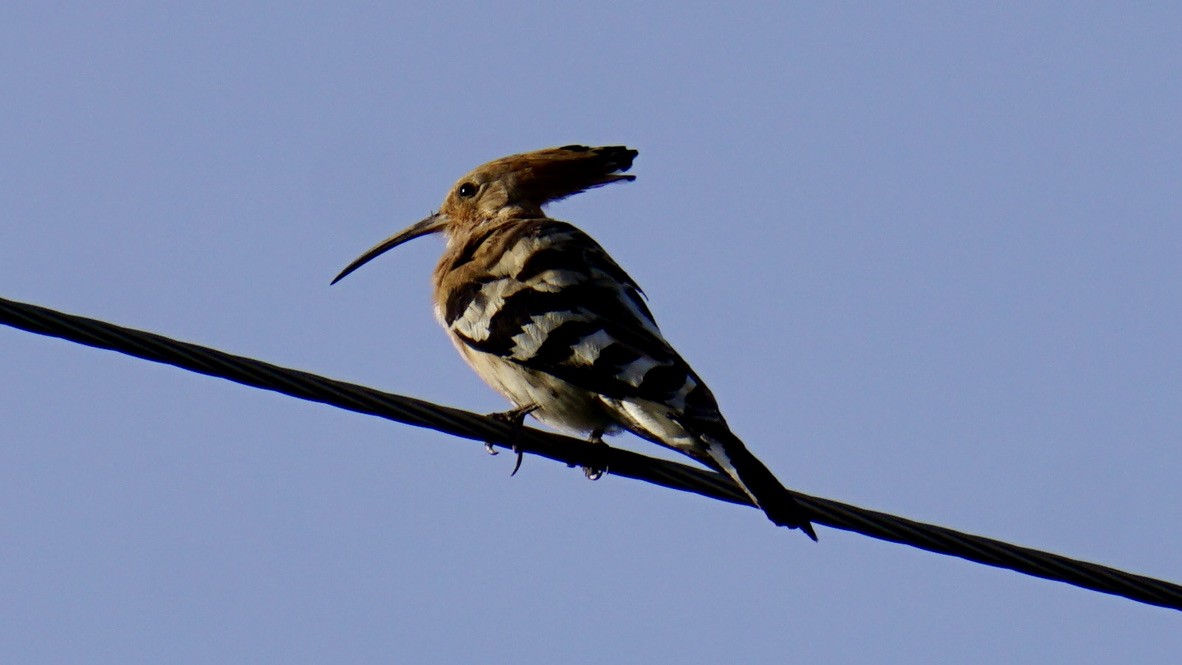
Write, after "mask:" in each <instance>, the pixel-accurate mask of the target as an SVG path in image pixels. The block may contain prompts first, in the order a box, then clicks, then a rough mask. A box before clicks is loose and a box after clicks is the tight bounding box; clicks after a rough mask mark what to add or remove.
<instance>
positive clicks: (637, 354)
mask: <svg viewBox="0 0 1182 665" xmlns="http://www.w3.org/2000/svg"><path fill="white" fill-rule="evenodd" d="M445 310H446V311H445V316H444V322H445V323H446V325H448V327H449V328H450V329H451V331H452V332H453V333H454V334H455V335H456V336H457V337H458V338H459V339H460V340H462V341H463V343H465V344H467V345H468V346H469V347H471V348H473V349H475V350H477V351H481V352H484V353H489V354H493V355H496V356H499V357H501V358H503V359H505V360H508V361H511V362H514V363H517V364H519V365H521V366H523V367H527V368H529V369H532V370H535V371H539V372H544V373H546V374H549V375H552V376H554V377H556V378H559V379H561V380H563V381H565V382H567V383H569V384H571V385H572V386H575V387H577V388H580V389H582V390H586V391H588V392H592V393H595V394H597V395H601V396H603V397H604V398H607V399H613V400H645V401H648V402H654V403H656V404H662V405H665V406H666V407H668V408H669V409H670V411H671V412H672V413H673V414H674V415H676V416H678V417H689V418H690V419H692V420H698V419H703V420H706V421H711V420H716V419H719V418H720V417H719V416H718V411H717V406H716V405H715V403H714V399H713V397H712V396H711V395H710V393H709V391H708V390H707V389H706V387H705V386H704V385H703V384H702V382H701V380H700V379H698V377H697V375H695V374H694V372H693V370H692V369H690V367H689V365H688V364H686V362H685V361H684V360H682V359H681V357H680V356H679V355H678V354H677V352H676V351H675V350H674V349H673V348H672V347H671V346H670V345H669V343H668V342H666V341H665V338H664V337H663V336H662V335H661V331H660V330H659V329H658V328H657V325H656V322H655V321H654V320H653V315H652V313H651V312H650V311H649V309H648V306H647V305H646V304H645V302H644V296H643V294H642V292H641V290H640V287H639V286H638V285H637V284H636V282H635V281H634V280H633V279H632V278H631V277H629V276H628V274H627V273H625V272H624V270H623V269H622V268H620V267H619V265H617V264H616V262H615V261H614V260H612V258H611V257H610V256H608V254H607V252H606V251H604V250H603V248H602V247H600V246H599V244H598V243H596V242H595V241H594V240H593V239H591V237H590V236H588V235H587V234H585V233H583V232H582V231H580V230H579V229H578V228H576V227H574V226H572V225H570V224H566V223H563V222H556V221H552V220H538V221H537V222H534V223H531V224H530V225H529V226H528V227H526V228H524V229H523V230H522V232H521V233H520V235H519V236H518V238H517V239H516V241H514V242H511V243H509V245H508V247H507V248H506V250H505V252H504V253H503V255H502V257H501V259H500V260H499V261H498V264H497V266H496V269H494V270H491V271H490V272H489V275H488V276H487V277H485V278H482V279H481V280H480V283H478V284H473V285H471V288H467V289H457V291H456V292H455V293H454V294H453V296H452V298H450V299H449V302H447V303H446V308H445Z"/></svg>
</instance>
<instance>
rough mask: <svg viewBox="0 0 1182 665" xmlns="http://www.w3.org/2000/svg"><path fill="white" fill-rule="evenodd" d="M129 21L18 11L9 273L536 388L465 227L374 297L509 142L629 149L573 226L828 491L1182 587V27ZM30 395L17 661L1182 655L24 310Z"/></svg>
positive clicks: (11, 482) (592, 16)
mask: <svg viewBox="0 0 1182 665" xmlns="http://www.w3.org/2000/svg"><path fill="white" fill-rule="evenodd" d="M51 4H53V5H54V6H52V7H51V6H50V5H51ZM105 4H106V7H104V8H90V9H81V8H77V7H72V8H71V7H68V6H61V5H60V3H5V4H4V5H3V7H2V8H0V156H2V157H0V296H3V297H7V298H12V299H17V300H23V301H28V302H34V303H38V304H42V305H46V306H50V307H54V308H59V309H62V310H65V311H69V312H75V313H79V314H84V315H87V316H92V317H96V318H100V319H105V320H109V321H112V322H116V323H120V324H123V325H128V326H132V327H137V328H142V329H147V330H151V331H155V332H158V333H161V334H165V335H169V336H173V337H177V338H181V339H185V340H189V341H194V342H198V343H201V344H206V345H211V346H215V347H217V348H221V349H224V350H227V351H231V352H234V353H239V354H244V355H250V356H254V357H258V358H262V359H265V360H268V361H271V362H275V363H279V364H284V365H289V366H294V367H298V368H302V369H306V370H310V371H314V372H317V373H322V374H325V375H328V376H332V377H336V378H341V379H346V380H350V381H355V382H359V383H363V384H366V385H370V386H374V387H379V388H382V389H386V390H390V391H393V392H398V393H404V394H410V395H415V396H418V397H422V398H425V399H429V400H433V401H438V402H442V403H446V404H450V405H455V406H460V407H464V408H468V409H472V410H475V411H481V412H489V411H497V410H502V409H504V408H505V407H506V403H505V402H504V401H502V399H501V398H500V397H499V396H498V395H496V394H495V393H494V392H493V391H492V390H491V389H489V388H487V387H485V386H484V385H483V384H482V383H481V382H480V381H479V380H478V379H477V378H476V377H475V376H474V375H473V374H471V372H470V371H469V370H468V369H467V367H465V366H464V365H463V363H462V362H461V361H460V360H459V358H458V357H457V356H456V355H455V353H454V351H453V349H452V348H451V346H450V344H449V343H448V341H447V339H446V337H445V336H444V334H443V332H442V331H441V330H439V329H438V327H437V325H436V323H435V322H434V320H433V319H432V316H431V309H430V301H429V297H430V293H429V277H430V271H431V268H432V266H433V265H434V262H435V260H436V258H437V257H438V255H439V252H440V251H441V243H440V242H439V240H438V239H424V240H419V241H416V242H414V243H412V244H410V245H407V246H406V247H403V248H400V249H398V250H396V251H395V252H393V253H391V254H389V255H387V256H385V257H383V258H382V259H381V260H379V261H377V262H375V263H373V264H371V265H369V266H366V267H365V269H363V270H361V271H360V272H358V273H357V274H355V275H353V276H351V277H350V278H349V279H347V280H345V281H344V282H342V283H341V284H339V285H337V286H334V287H331V288H330V287H329V285H328V282H329V280H330V279H331V278H332V277H333V276H334V275H335V274H336V273H337V271H338V270H340V269H341V268H342V267H343V266H344V265H345V264H346V263H348V262H349V261H350V260H352V259H353V258H354V257H355V256H357V255H358V254H359V253H360V252H361V251H363V250H364V249H366V248H368V247H369V246H370V245H371V244H373V243H374V242H376V241H377V240H379V239H381V238H383V237H384V236H385V235H387V234H388V233H391V232H393V231H395V230H397V229H399V228H401V227H403V226H405V225H407V224H409V223H411V222H413V221H416V220H418V219H420V218H421V217H423V216H424V215H425V214H426V213H428V212H429V211H430V210H432V209H433V208H434V207H435V206H437V205H438V204H439V202H440V201H441V200H442V198H443V195H444V193H445V192H446V191H447V188H448V187H449V186H451V184H452V183H453V182H454V181H455V179H456V178H458V177H459V176H460V175H462V174H463V173H464V172H466V171H467V170H469V169H470V168H472V167H474V166H476V165H477V164H480V163H482V162H484V161H486V160H489V159H493V158H496V157H500V156H502V155H506V154H510V153H514V152H521V151H526V150H532V149H536V148H541V147H546V146H552V145H562V144H566V143H575V142H578V143H586V144H590V145H599V144H620V143H624V144H627V145H630V146H633V147H636V148H638V149H639V150H640V157H639V158H638V159H637V162H636V166H635V169H634V172H635V173H636V175H637V176H638V180H637V181H636V182H635V183H631V184H627V185H617V186H612V187H609V188H605V189H601V190H596V191H593V192H590V193H587V194H584V195H581V196H579V197H576V198H574V199H572V200H569V201H566V202H563V203H560V204H558V205H555V206H554V207H553V208H552V209H551V211H550V212H551V214H552V215H554V216H555V217H558V218H560V219H566V220H568V221H573V222H575V223H577V224H579V225H580V226H582V227H583V228H585V229H586V230H587V231H589V232H590V233H591V234H592V235H593V236H594V237H596V238H597V239H598V240H599V241H600V242H601V243H602V244H603V245H605V246H606V247H607V248H608V250H609V251H611V252H612V254H613V255H614V256H615V257H616V258H617V259H618V260H619V262H620V263H621V264H622V265H623V266H624V267H625V268H626V269H628V270H629V272H630V273H631V274H632V275H633V276H634V277H635V278H636V279H637V280H638V281H639V282H640V283H641V285H642V286H643V287H644V288H645V289H646V291H647V292H648V294H649V296H650V298H651V305H652V309H653V311H654V313H655V314H656V316H657V319H658V322H659V323H660V324H661V326H662V328H663V329H664V331H665V333H666V335H667V336H668V337H669V338H670V339H671V340H672V341H673V342H674V344H676V345H677V346H678V348H679V349H680V350H681V351H682V353H683V354H684V355H685V356H686V357H687V358H688V359H689V360H690V362H691V363H692V364H693V365H694V366H695V367H696V369H697V370H698V371H699V373H700V374H701V375H702V376H703V377H704V378H705V379H706V380H707V382H708V383H709V384H710V385H711V387H712V388H713V390H714V392H715V393H716V395H717V396H718V398H719V400H720V401H721V403H722V405H723V409H724V411H725V413H726V414H727V416H728V418H729V420H730V421H731V424H732V426H733V427H734V429H735V430H736V432H737V433H739V435H740V436H742V437H743V438H744V439H746V441H747V442H748V444H749V445H750V447H752V448H753V449H754V450H755V451H756V452H757V454H759V456H760V457H762V458H763V460H764V461H765V462H767V463H768V465H769V466H771V467H772V468H773V469H775V470H776V472H777V473H778V474H779V475H780V476H781V478H782V479H783V480H784V481H785V482H787V483H788V484H790V485H792V486H794V487H796V488H798V489H800V490H802V491H806V492H809V493H813V494H817V495H820V496H825V497H830V498H834V499H838V500H842V501H848V502H851V503H855V504H859V505H863V506H866V507H870V508H875V509H879V510H886V511H889V512H894V513H896V514H900V515H904V516H908V517H911V518H914V519H920V520H924V521H930V522H935V523H938V524H943V525H947V526H951V527H955V528H958V529H963V530H966V531H970V532H974V533H980V534H983V535H988V536H992V537H996V538H1000V539H1003V540H1007V541H1011V542H1016V543H1021V544H1025V545H1028V546H1031V547H1037V548H1040V549H1047V550H1052V551H1056V552H1060V553H1064V554H1068V555H1071V556H1075V557H1079V558H1084V559H1088V560H1092V561H1097V562H1100V563H1105V564H1108V565H1113V566H1116V567H1119V568H1123V569H1127V570H1131V571H1136V572H1140V573H1144V574H1148V575H1152V576H1156V577H1162V578H1166V579H1171V580H1174V581H1179V580H1182V481H1180V478H1182V452H1180V446H1182V337H1180V335H1179V331H1180V330H1182V223H1180V222H1182V219H1180V217H1182V47H1180V46H1179V44H1182V9H1179V8H1178V7H1177V5H1174V6H1172V7H1170V6H1169V5H1170V3H1161V4H1158V5H1157V6H1156V8H1153V9H1150V8H1147V7H1146V6H1144V5H1148V4H1149V3H1137V5H1131V4H1127V3H1123V4H1122V3H1110V4H1108V5H1096V4H1088V3H1062V4H1052V3H1011V4H1008V5H1003V4H1000V3H987V4H988V6H987V7H973V8H968V7H964V6H952V4H951V3H929V4H920V3H901V4H884V3H865V4H846V5H841V6H833V5H829V4H828V3H826V4H824V5H818V4H808V5H798V6H792V5H788V4H786V3H770V4H765V5H756V4H754V3H752V4H744V5H742V6H741V8H738V6H736V5H726V4H725V3H712V4H694V3H688V4H687V3H678V4H672V3H670V4H657V3H653V4H650V5H648V6H646V7H645V8H640V7H639V6H637V4H633V3H618V4H617V3H593V6H587V3H583V6H582V7H581V8H578V9H573V8H566V9H564V8H560V7H557V6H555V5H554V4H552V3H538V4H533V5H527V4H521V5H513V4H500V5H496V4H451V5H439V6H436V7H434V8H431V9H414V8H408V7H402V6H397V5H398V4H399V3H371V4H364V5H360V4H359V5H349V6H341V5H340V3H323V4H312V3H301V4H299V5H296V4H295V3H276V4H273V5H263V4H257V3H241V2H234V3H197V4H193V5H191V6H182V5H179V4H176V3H125V4H124V3H105ZM165 4H167V5H168V6H164V5H165ZM572 4H573V3H572ZM958 4H959V5H963V4H967V3H958ZM0 376H2V377H3V381H0V419H2V420H0V422H2V429H0V431H2V432H3V436H2V441H0V660H2V661H3V662H5V663H81V662H94V663H100V662H101V663H136V662H170V663H211V662H282V663H323V662H367V663H369V662H403V663H412V662H452V663H468V662H516V663H555V662H562V663H603V662H676V663H722V662H750V663H783V662H800V663H850V662H875V663H914V662H944V663H997V662H1032V663H1033V662H1037V663H1044V662H1064V663H1066V662H1070V663H1104V662H1117V661H1119V662H1130V663H1134V662H1135V663H1177V662H1178V661H1179V657H1180V654H1182V615H1179V614H1178V613H1177V612H1173V611H1169V610H1164V609H1159V608H1153V607H1148V606H1144V605H1139V604H1137V603H1134V602H1131V601H1128V600H1124V599H1119V598H1114V597H1109V596H1105V595H1101V594H1098V593H1093V592H1088V591H1083V590H1080V589H1076V588H1074V587H1069V586H1066V585H1063V584H1056V583H1051V582H1046V581H1042V580H1038V579H1034V578H1030V577H1025V576H1022V575H1019V574H1016V573H1012V572H1007V571H1000V570H996V569H992V568H988V567H984V566H980V565H976V564H970V563H967V562H963V561H960V560H956V559H950V558H947V557H942V556H937V555H934V554H928V553H925V552H921V551H918V550H913V549H910V548H906V547H902V546H898V545H891V544H887V543H882V542H879V541H875V540H871V539H868V538H865V537H862V536H857V535H852V534H847V533H844V532H837V531H834V530H831V529H826V528H821V529H820V530H819V531H820V537H821V542H820V543H819V544H813V543H811V542H809V541H808V540H807V539H805V538H804V537H803V536H801V535H800V534H799V533H797V532H789V531H786V530H783V529H775V528H773V527H771V526H770V525H769V524H768V522H767V521H766V520H765V519H764V518H763V517H762V516H761V515H760V514H758V513H757V512H755V511H754V510H750V509H743V508H739V507H735V506H730V505H726V504H721V503H717V502H712V501H709V500H706V499H703V498H701V497H696V496H691V495H685V494H680V493H677V492H672V491H668V490H662V489H659V488H656V487H653V486H649V485H645V484H642V483H637V482H633V481H629V480H626V479H622V478H615V477H611V476H608V477H606V478H605V479H603V480H600V481H599V482H595V483H592V482H588V481H586V480H585V479H584V478H583V476H582V473H580V472H579V471H578V470H577V469H576V470H570V469H567V468H565V467H564V466H562V465H560V464H555V463H552V462H547V461H545V460H541V459H538V458H530V459H527V460H526V461H525V465H524V468H523V469H522V471H521V473H519V474H518V475H517V477H515V478H509V470H510V468H511V466H512V461H511V458H510V456H509V455H500V456H498V457H490V456H488V455H486V454H485V453H484V452H483V451H482V449H481V447H480V445H479V444H475V443H471V442H461V441H458V440H455V439H451V438H448V437H445V436H443V435H440V434H437V433H433V432H429V431H424V430H418V429H414V428H410V427H407V426H402V425H398V424H394V423H390V422H386V421H383V420H380V419H376V418H371V417H365V416H360V415H356V414H352V413H347V412H343V411H338V410H335V409H332V408H328V407H324V406H321V405H315V404H310V403H306V402H300V401H298V400H294V399H291V398H286V397H282V396H278V395H274V394H271V393H265V392H261V391H258V390H252V389H248V388H245V387H242V386H238V385H236V384H232V383H228V382H226V381H221V380H215V379H210V378H206V377H202V376H198V375H194V374H190V373H186V372H183V371H180V370H177V369H174V368H170V367H164V366H158V365H153V364H151V363H148V362H145V361H140V360H136V359H132V358H128V357H126V356H121V355H117V354H113V353H109V352H102V351H97V350H94V349H89V348H85V347H81V346H76V345H72V344H69V343H65V342H61V341H57V340H52V339H48V338H43V337H38V336H35V335H31V334H28V333H24V332H19V331H15V330H12V329H9V328H0ZM616 442H617V443H618V444H620V445H630V446H634V447H637V448H639V449H642V450H647V451H650V452H651V451H652V449H653V447H652V446H651V445H648V444H644V443H643V442H639V441H636V440H634V439H629V438H620V439H617V440H616Z"/></svg>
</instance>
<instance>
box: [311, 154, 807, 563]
mask: <svg viewBox="0 0 1182 665" xmlns="http://www.w3.org/2000/svg"><path fill="white" fill-rule="evenodd" d="M636 155H637V152H636V151H635V150H630V149H628V148H625V147H623V146H609V147H603V148H589V147H586V146H579V145H569V146H564V147H561V148H549V149H546V150H538V151H537V152H530V153H526V154H522V155H512V156H509V157H504V158H502V159H498V160H496V161H492V162H489V163H487V164H484V165H483V166H479V167H477V168H476V169H475V170H474V171H472V172H471V173H469V174H468V175H466V176H464V177H463V178H461V179H460V180H459V182H457V183H456V185H455V186H454V187H453V188H452V189H451V191H450V192H448V194H447V197H446V198H444V200H443V205H442V206H441V207H440V208H439V212H436V213H434V214H432V215H430V216H429V217H427V218H426V219H424V220H422V221H420V222H418V223H416V224H414V225H412V226H410V227H409V228H407V229H405V230H403V231H400V232H398V233H396V234H394V235H393V236H390V237H389V238H387V239H386V240H383V241H382V242H380V243H378V244H377V245H376V246H374V247H373V248H372V249H370V250H369V251H368V252H366V253H365V254H363V255H361V256H360V257H359V258H358V259H357V260H356V261H354V262H353V263H351V264H349V266H348V267H347V268H345V269H344V270H343V271H341V274H339V275H337V277H336V279H334V280H333V283H334V284H335V283H336V282H337V281H339V280H341V279H342V278H343V277H345V275H348V274H349V273H351V272H353V271H354V270H356V269H357V268H359V267H361V265H362V264H364V263H366V262H368V261H370V260H371V259H373V258H374V257H376V256H378V255H379V254H382V253H383V252H385V251H387V250H389V249H392V248H394V247H396V246H398V245H400V244H402V243H404V242H406V241H408V240H411V239H413V238H417V237H419V236H423V235H427V234H431V233H438V232H443V234H444V236H445V237H446V238H447V248H446V250H445V251H444V253H443V258H442V259H440V261H439V265H438V266H437V267H436V268H435V275H434V296H435V315H436V317H437V318H438V319H439V322H440V323H441V324H443V327H444V328H446V329H447V333H448V335H449V336H450V337H451V340H452V342H453V343H454V344H455V346H456V349H457V350H459V352H460V355H461V356H463V357H464V360H465V361H467V362H468V364H469V365H471V366H472V368H473V369H474V370H476V373H477V374H479V375H480V377H481V378H483V379H484V380H485V381H486V382H488V384H489V385H491V386H492V387H493V388H495V389H496V390H498V391H500V392H501V393H502V394H503V395H505V396H506V397H508V398H509V400H510V401H512V402H513V404H515V405H516V407H517V409H516V411H515V412H514V413H516V414H518V415H519V416H521V415H523V414H525V413H530V414H531V415H533V416H534V417H535V418H537V419H539V420H541V421H542V422H545V423H548V424H550V425H554V426H557V427H560V428H565V429H568V430H576V431H579V432H586V433H590V435H591V438H592V440H593V441H599V440H600V437H602V436H603V435H604V434H607V433H614V432H618V431H620V430H628V431H629V432H632V433H634V434H636V435H638V436H640V437H642V438H644V439H647V440H649V441H652V442H654V443H657V444H660V445H662V446H666V447H669V448H672V449H674V450H677V451H678V452H681V453H684V454H686V455H688V456H690V457H692V458H693V459H695V460H697V461H699V462H701V463H702V464H705V465H706V466H708V467H710V468H712V469H715V470H717V471H721V472H723V473H725V474H727V475H729V476H730V477H731V478H733V479H734V480H735V482H737V483H738V484H739V486H740V487H742V488H743V490H744V491H746V493H747V494H748V495H750V497H751V499H752V500H753V501H754V502H755V503H756V504H757V505H758V506H759V507H760V508H762V509H763V511H764V512H765V513H766V514H767V516H768V518H769V519H771V520H772V521H773V522H775V523H776V524H778V525H781V526H787V527H792V528H798V529H801V530H803V531H804V532H805V533H806V534H808V536H809V537H810V538H812V539H813V540H816V539H817V536H816V533H815V532H814V531H813V527H812V525H811V524H810V523H809V520H808V519H807V517H806V516H805V515H804V512H803V511H802V509H801V508H800V506H799V505H798V504H797V503H796V501H795V500H794V499H793V498H792V495H791V494H790V493H789V492H788V490H786V489H785V488H784V486H783V485H781V484H780V482H779V481H778V480H777V479H776V477H775V476H774V475H773V474H772V472H771V471H769V470H768V468H767V467H766V466H764V465H763V463H762V462H760V461H759V460H758V459H756V457H755V456H754V455H752V454H751V453H750V452H749V451H748V450H747V448H746V447H745V446H744V445H743V442H742V441H740V440H739V438H738V437H736V436H735V435H734V434H732V433H731V431H730V428H729V427H727V424H726V421H725V420H724V419H723V417H722V414H721V413H720V412H719V410H718V404H717V403H716V402H715V400H714V396H713V395H712V394H711V393H710V390H709V389H708V388H707V387H706V385H705V384H704V383H702V380H701V379H699V378H698V375H697V374H695V373H694V371H693V370H692V369H690V366H689V365H688V364H686V362H685V361H684V360H682V359H681V356H679V355H678V354H677V352H676V351H674V350H673V347H672V346H670V345H669V343H668V342H667V341H665V338H664V337H663V336H662V335H661V331H660V330H659V329H658V328H657V324H656V322H655V321H654V320H653V315H652V313H650V312H649V309H648V306H647V305H645V301H644V297H643V294H642V292H641V290H640V287H639V286H637V284H636V282H634V281H633V280H632V278H631V277H629V276H628V274H627V273H625V272H624V271H623V269H621V268H620V266H618V265H616V262H615V261H613V260H612V258H611V257H610V256H608V254H607V252H606V251H604V250H603V248H602V247H600V246H599V244H598V243H596V242H595V241H594V240H592V239H591V237H590V236H588V235H587V234H586V233H584V232H582V231H580V230H579V229H577V228H575V227H574V226H572V225H570V224H567V223H566V222H560V221H557V220H554V219H551V218H549V217H547V216H546V213H544V212H543V211H542V206H543V205H545V204H547V203H549V202H551V201H557V200H559V199H562V198H565V197H567V196H570V195H572V194H577V193H579V192H582V191H584V190H587V189H591V188H592V187H600V186H602V185H606V184H609V183H613V182H619V181H630V180H634V179H635V176H631V175H623V172H624V171H627V170H628V169H629V168H631V166H632V160H633V159H634V158H635V157H636Z"/></svg>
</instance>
